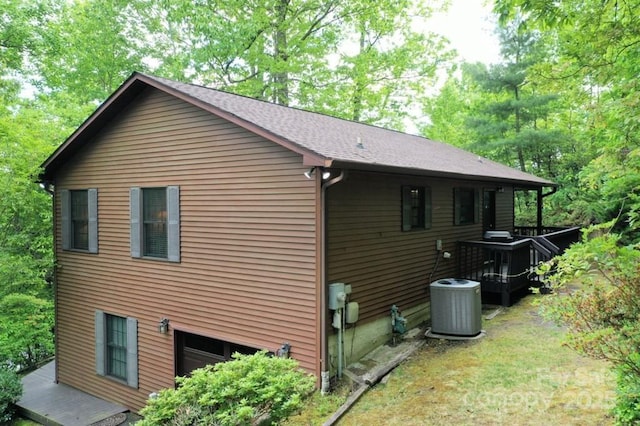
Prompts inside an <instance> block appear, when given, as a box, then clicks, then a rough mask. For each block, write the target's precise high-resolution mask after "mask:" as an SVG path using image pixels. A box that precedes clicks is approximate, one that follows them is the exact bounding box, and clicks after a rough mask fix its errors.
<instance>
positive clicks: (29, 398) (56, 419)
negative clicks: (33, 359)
mask: <svg viewBox="0 0 640 426" xmlns="http://www.w3.org/2000/svg"><path fill="white" fill-rule="evenodd" d="M54 377H55V361H52V362H50V363H48V364H46V365H44V366H43V367H41V368H39V369H38V370H36V371H33V372H31V373H29V374H27V375H26V376H24V378H23V379H22V386H23V394H22V399H20V401H18V403H17V406H18V409H19V412H20V414H21V415H22V416H24V417H27V418H29V419H32V420H34V421H36V422H38V423H41V424H43V425H64V426H67V425H68V426H76V425H77V426H87V425H91V424H94V423H98V424H100V423H99V422H103V421H105V420H106V419H109V418H110V417H112V416H116V415H118V414H120V413H124V412H126V411H128V409H127V408H126V407H123V406H121V405H117V404H112V403H110V402H107V401H105V400H102V399H100V398H96V397H94V396H92V395H89V394H88V393H85V392H82V391H79V390H78V389H75V388H72V387H70V386H67V385H63V384H56V383H54ZM107 423H109V424H122V422H118V423H113V422H108V421H106V422H105V423H104V424H107Z"/></svg>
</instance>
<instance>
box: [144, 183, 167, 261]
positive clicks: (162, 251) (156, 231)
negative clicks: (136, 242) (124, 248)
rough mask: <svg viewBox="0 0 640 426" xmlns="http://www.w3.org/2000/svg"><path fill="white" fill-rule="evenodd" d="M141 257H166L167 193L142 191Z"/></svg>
mask: <svg viewBox="0 0 640 426" xmlns="http://www.w3.org/2000/svg"><path fill="white" fill-rule="evenodd" d="M142 202H143V206H142V220H143V224H142V238H143V243H142V255H143V256H150V257H162V258H166V257H167V191H166V190H165V189H164V188H146V189H143V190H142Z"/></svg>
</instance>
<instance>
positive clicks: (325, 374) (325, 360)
mask: <svg viewBox="0 0 640 426" xmlns="http://www.w3.org/2000/svg"><path fill="white" fill-rule="evenodd" d="M318 176H319V178H320V177H321V176H322V173H318ZM345 178H346V172H345V171H344V170H341V171H340V174H339V175H338V176H336V177H334V178H332V179H329V180H328V181H326V182H322V183H321V193H320V208H321V209H322V214H321V215H320V227H321V229H322V235H321V238H320V287H321V290H320V300H321V302H320V356H321V357H322V358H321V360H320V380H321V383H320V392H321V393H322V394H323V395H325V394H327V393H329V390H330V382H329V336H328V334H327V240H328V237H327V235H328V233H327V229H326V227H327V206H326V205H325V203H326V198H327V195H326V194H327V189H328V188H329V187H331V186H333V185H335V184H336V183H338V182H340V181H342V180H344V179H345Z"/></svg>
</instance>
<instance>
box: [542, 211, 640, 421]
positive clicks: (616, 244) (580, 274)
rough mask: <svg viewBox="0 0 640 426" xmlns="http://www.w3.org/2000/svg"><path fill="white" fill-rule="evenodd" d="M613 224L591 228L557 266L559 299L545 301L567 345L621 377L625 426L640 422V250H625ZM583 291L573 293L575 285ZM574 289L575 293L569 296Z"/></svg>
mask: <svg viewBox="0 0 640 426" xmlns="http://www.w3.org/2000/svg"><path fill="white" fill-rule="evenodd" d="M612 225H613V223H612V222H610V223H607V224H604V225H600V226H595V227H591V228H589V229H588V230H586V231H585V235H584V238H583V241H582V242H581V243H579V244H575V245H573V246H572V247H570V248H569V249H568V250H567V251H566V252H565V253H564V254H563V255H562V256H560V257H559V258H557V259H555V261H554V264H547V265H545V266H544V267H543V268H542V269H543V271H542V272H549V271H550V270H551V269H553V268H555V270H556V274H555V275H552V276H551V278H550V279H551V283H552V287H553V288H554V290H555V296H554V297H549V298H546V299H545V300H544V303H543V304H542V310H543V312H544V314H545V315H546V316H547V317H549V318H551V319H553V320H555V321H557V322H559V323H560V324H563V325H565V326H567V327H568V330H569V333H568V337H567V344H568V346H569V347H571V348H573V349H575V350H576V351H578V352H580V353H582V354H584V355H587V356H590V357H593V358H597V359H605V360H608V361H610V362H611V363H612V364H613V365H614V367H615V368H616V371H617V372H618V399H617V404H616V410H615V411H616V415H617V416H618V418H619V420H620V421H621V422H622V423H624V424H636V422H637V421H638V420H640V417H638V416H639V413H640V412H639V411H638V408H639V407H640V394H639V393H638V391H639V390H640V354H639V353H638V347H640V321H639V318H640V246H639V245H623V244H621V240H620V236H619V235H616V234H613V233H611V232H608V231H609V230H610V228H611V227H612ZM576 282H577V283H580V286H579V288H578V289H573V288H572V286H573V285H574V284H575V283H576ZM567 289H569V290H571V291H569V292H567V291H566V290H567Z"/></svg>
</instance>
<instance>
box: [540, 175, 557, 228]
mask: <svg viewBox="0 0 640 426" xmlns="http://www.w3.org/2000/svg"><path fill="white" fill-rule="evenodd" d="M556 191H558V187H557V186H552V187H551V191H549V192H547V193H546V194H543V193H542V187H540V188H538V205H537V206H536V207H537V211H536V219H537V223H536V225H537V226H536V227H537V228H538V229H537V232H536V233H537V235H542V227H543V225H544V224H543V223H542V222H543V221H542V201H543V199H544V198H545V197H548V196H549V195H552V194H555V193H556Z"/></svg>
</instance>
